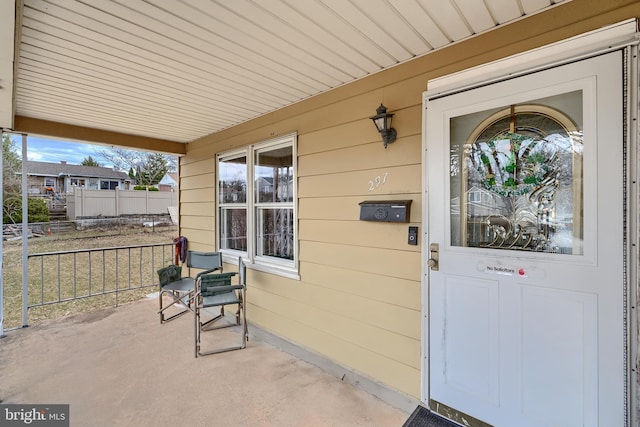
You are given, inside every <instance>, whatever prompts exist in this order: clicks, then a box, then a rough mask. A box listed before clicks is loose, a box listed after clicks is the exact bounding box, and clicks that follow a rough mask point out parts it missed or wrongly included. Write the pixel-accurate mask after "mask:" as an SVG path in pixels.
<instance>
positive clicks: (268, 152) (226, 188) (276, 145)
mask: <svg viewBox="0 0 640 427" xmlns="http://www.w3.org/2000/svg"><path fill="white" fill-rule="evenodd" d="M296 139H297V137H296V135H295V134H291V135H286V136H283V137H280V138H277V139H273V140H269V141H265V142H262V143H259V144H255V145H251V146H248V147H245V148H243V149H241V150H235V151H231V152H225V153H221V154H219V155H218V156H217V176H218V185H217V194H218V197H217V203H218V247H219V248H220V251H221V252H222V253H223V254H224V255H230V256H231V255H232V256H238V255H241V256H243V257H245V258H247V259H248V260H249V262H250V263H251V264H253V265H254V266H255V267H256V268H258V269H260V268H262V269H263V270H265V271H270V272H274V273H279V272H280V273H285V274H297V215H296V206H295V201H296V175H295V159H296V154H295V148H296Z"/></svg>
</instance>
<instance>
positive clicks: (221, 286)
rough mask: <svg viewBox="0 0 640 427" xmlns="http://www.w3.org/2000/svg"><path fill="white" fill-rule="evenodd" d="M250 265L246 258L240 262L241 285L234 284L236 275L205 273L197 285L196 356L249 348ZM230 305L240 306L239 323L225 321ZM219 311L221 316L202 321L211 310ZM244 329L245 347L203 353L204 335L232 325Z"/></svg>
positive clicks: (237, 312)
mask: <svg viewBox="0 0 640 427" xmlns="http://www.w3.org/2000/svg"><path fill="white" fill-rule="evenodd" d="M246 271H247V270H246V266H245V264H244V262H243V261H242V257H240V258H239V260H238V278H239V280H238V284H237V285H233V284H231V278H232V277H233V276H235V275H236V273H219V274H205V275H202V276H201V277H200V280H199V281H198V282H196V295H195V298H194V305H195V308H194V311H195V320H196V324H195V356H196V357H198V356H206V355H208V354H214V353H222V352H225V351H232V350H240V349H243V348H245V347H246V346H247V340H248V339H249V331H248V329H247V313H246V305H245V303H246V301H247V299H246V298H247V285H246ZM227 305H237V306H238V308H237V311H236V313H235V323H233V322H230V321H229V320H228V319H226V318H225V314H224V308H225V306H227ZM215 307H217V308H219V309H220V313H219V314H217V315H215V316H214V317H213V318H211V319H209V320H206V321H204V322H203V321H202V318H201V316H202V312H203V310H204V309H208V308H215ZM218 320H220V321H221V322H220V324H218V325H214V322H216V321H218ZM238 325H241V326H242V338H241V344H240V345H238V346H234V347H225V348H219V349H215V350H209V351H205V352H202V351H200V344H201V336H202V332H206V331H215V330H218V329H223V328H229V327H232V326H238Z"/></svg>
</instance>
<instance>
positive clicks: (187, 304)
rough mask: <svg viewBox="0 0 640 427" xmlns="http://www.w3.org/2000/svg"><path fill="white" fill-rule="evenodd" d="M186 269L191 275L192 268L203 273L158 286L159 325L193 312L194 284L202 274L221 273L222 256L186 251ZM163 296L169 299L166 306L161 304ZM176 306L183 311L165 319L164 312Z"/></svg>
mask: <svg viewBox="0 0 640 427" xmlns="http://www.w3.org/2000/svg"><path fill="white" fill-rule="evenodd" d="M187 267H188V268H189V273H191V269H192V268H194V269H199V270H204V271H201V272H200V273H198V274H197V275H196V276H195V277H190V276H189V277H181V278H180V279H178V280H175V281H172V282H169V283H167V284H165V285H160V290H159V292H158V300H159V305H160V310H159V311H158V314H159V315H160V323H166V322H169V321H170V320H173V319H175V318H176V317H179V316H182V315H183V314H185V313H187V312H189V311H193V307H192V305H193V298H194V295H195V289H196V283H197V282H198V280H199V279H200V277H202V275H204V274H210V273H213V272H214V271H217V270H220V271H222V254H221V253H220V252H197V251H188V252H187ZM165 295H166V296H169V297H170V298H171V302H170V303H169V304H167V305H164V304H163V296H165ZM176 305H179V306H181V307H183V308H184V309H183V310H182V311H180V312H178V313H176V314H173V315H171V316H168V317H166V316H165V310H167V309H168V308H169V307H173V306H176Z"/></svg>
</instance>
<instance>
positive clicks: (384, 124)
mask: <svg viewBox="0 0 640 427" xmlns="http://www.w3.org/2000/svg"><path fill="white" fill-rule="evenodd" d="M392 117H393V114H391V113H387V107H385V106H384V105H382V104H380V106H379V107H378V109H377V110H376V115H375V116H373V117H370V119H371V120H373V124H375V125H376V129H378V132H380V135H381V136H382V142H383V143H384V148H387V144H391V143H392V142H393V141H395V140H396V136H398V133H397V132H396V130H395V129H394V128H392V127H391V118H392Z"/></svg>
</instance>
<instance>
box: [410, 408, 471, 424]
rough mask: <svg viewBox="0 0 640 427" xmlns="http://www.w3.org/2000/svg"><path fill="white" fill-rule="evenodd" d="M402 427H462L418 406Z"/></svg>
mask: <svg viewBox="0 0 640 427" xmlns="http://www.w3.org/2000/svg"><path fill="white" fill-rule="evenodd" d="M402 427H460V425H459V424H456V423H454V422H452V421H449V420H447V419H446V418H443V417H441V416H440V415H437V414H434V413H433V412H431V411H429V410H428V409H427V408H425V407H424V406H418V407H417V408H416V410H415V411H413V413H412V414H411V416H410V417H409V419H408V420H407V421H405V423H404V424H403V425H402Z"/></svg>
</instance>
